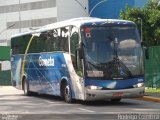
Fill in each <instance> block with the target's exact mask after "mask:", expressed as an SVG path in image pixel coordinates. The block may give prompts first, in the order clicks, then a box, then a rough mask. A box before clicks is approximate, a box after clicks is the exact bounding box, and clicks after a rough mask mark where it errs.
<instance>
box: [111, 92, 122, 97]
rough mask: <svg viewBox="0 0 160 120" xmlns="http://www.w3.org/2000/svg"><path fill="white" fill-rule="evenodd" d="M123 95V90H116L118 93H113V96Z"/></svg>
mask: <svg viewBox="0 0 160 120" xmlns="http://www.w3.org/2000/svg"><path fill="white" fill-rule="evenodd" d="M122 96H123V92H116V93H113V96H112V97H122Z"/></svg>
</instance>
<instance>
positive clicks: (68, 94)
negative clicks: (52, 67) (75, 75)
mask: <svg viewBox="0 0 160 120" xmlns="http://www.w3.org/2000/svg"><path fill="white" fill-rule="evenodd" d="M63 94H64V100H65V102H67V103H72V102H73V100H72V94H71V88H70V86H69V85H68V84H65V85H64V88H63Z"/></svg>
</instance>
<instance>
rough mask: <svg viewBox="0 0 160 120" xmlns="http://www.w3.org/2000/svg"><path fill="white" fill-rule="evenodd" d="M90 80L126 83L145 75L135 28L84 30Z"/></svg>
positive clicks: (87, 74)
mask: <svg viewBox="0 0 160 120" xmlns="http://www.w3.org/2000/svg"><path fill="white" fill-rule="evenodd" d="M81 32H82V39H83V42H84V51H85V67H86V68H85V70H86V76H87V77H97V78H101V79H124V78H129V77H135V76H139V75H143V55H142V49H141V45H140V39H139V36H138V32H137V29H136V28H135V27H126V26H124V27H122V26H121V27H84V28H82V30H81Z"/></svg>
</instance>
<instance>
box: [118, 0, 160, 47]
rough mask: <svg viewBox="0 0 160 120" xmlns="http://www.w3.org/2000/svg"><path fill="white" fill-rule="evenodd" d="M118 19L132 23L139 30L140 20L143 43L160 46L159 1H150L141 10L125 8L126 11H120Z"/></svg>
mask: <svg viewBox="0 0 160 120" xmlns="http://www.w3.org/2000/svg"><path fill="white" fill-rule="evenodd" d="M120 18H121V19H125V20H130V21H134V22H135V23H136V24H137V26H138V28H139V30H140V28H141V21H140V19H142V21H143V22H142V24H143V25H142V26H143V33H142V34H143V35H142V36H143V41H145V43H146V45H147V46H157V45H160V0H151V1H149V2H148V4H146V5H145V6H144V7H143V8H130V7H129V6H126V10H125V11H121V13H120ZM138 18H140V19H138Z"/></svg>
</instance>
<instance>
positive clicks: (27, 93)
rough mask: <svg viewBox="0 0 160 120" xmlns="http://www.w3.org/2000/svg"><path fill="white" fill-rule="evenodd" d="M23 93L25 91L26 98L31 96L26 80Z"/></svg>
mask: <svg viewBox="0 0 160 120" xmlns="http://www.w3.org/2000/svg"><path fill="white" fill-rule="evenodd" d="M23 91H24V95H26V96H29V95H31V92H30V91H29V84H28V82H27V81H26V80H24V82H23Z"/></svg>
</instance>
